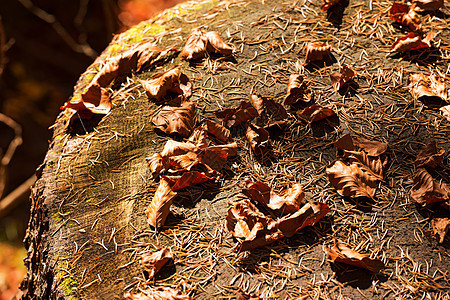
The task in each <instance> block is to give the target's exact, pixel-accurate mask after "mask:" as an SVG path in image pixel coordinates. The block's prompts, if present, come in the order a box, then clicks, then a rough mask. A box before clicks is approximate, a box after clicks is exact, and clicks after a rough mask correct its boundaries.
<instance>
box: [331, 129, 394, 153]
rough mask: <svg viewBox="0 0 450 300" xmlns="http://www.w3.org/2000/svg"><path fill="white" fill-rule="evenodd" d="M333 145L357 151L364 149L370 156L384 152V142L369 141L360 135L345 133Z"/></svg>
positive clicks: (385, 147)
mask: <svg viewBox="0 0 450 300" xmlns="http://www.w3.org/2000/svg"><path fill="white" fill-rule="evenodd" d="M334 146H335V147H336V148H338V149H341V150H347V151H358V150H364V151H365V152H367V154H368V155H370V156H380V155H382V154H383V153H385V152H386V150H387V147H388V145H387V144H386V143H382V142H378V141H371V140H368V139H365V138H362V137H357V136H352V135H350V134H346V135H344V136H342V137H341V138H340V139H338V140H337V141H336V142H334Z"/></svg>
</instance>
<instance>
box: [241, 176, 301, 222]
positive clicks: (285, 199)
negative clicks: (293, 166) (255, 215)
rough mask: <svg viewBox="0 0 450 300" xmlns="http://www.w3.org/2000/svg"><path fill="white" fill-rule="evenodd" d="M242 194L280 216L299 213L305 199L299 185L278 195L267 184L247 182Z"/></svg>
mask: <svg viewBox="0 0 450 300" xmlns="http://www.w3.org/2000/svg"><path fill="white" fill-rule="evenodd" d="M242 193H243V194H244V195H246V196H247V197H249V198H250V199H252V200H253V201H255V202H257V203H259V204H261V205H263V206H265V207H268V208H270V209H272V210H274V211H276V212H277V213H280V214H284V213H294V212H296V211H298V210H299V208H300V204H301V201H302V200H303V198H304V197H305V193H304V192H303V189H302V187H301V185H300V184H298V183H296V184H294V185H293V186H292V187H291V188H290V189H287V190H284V191H282V192H281V193H280V194H279V195H278V194H276V193H275V192H274V191H273V190H272V189H271V188H270V187H269V186H268V185H267V184H265V183H262V182H260V181H257V182H252V181H250V180H246V181H245V183H244V188H242Z"/></svg>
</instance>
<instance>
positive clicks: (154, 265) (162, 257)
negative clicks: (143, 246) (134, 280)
mask: <svg viewBox="0 0 450 300" xmlns="http://www.w3.org/2000/svg"><path fill="white" fill-rule="evenodd" d="M171 259H172V253H170V251H169V250H168V249H167V248H165V247H164V248H159V249H157V250H156V251H155V252H153V253H151V254H150V253H144V254H142V256H141V261H140V265H141V266H142V267H143V268H144V270H145V271H147V272H148V277H149V279H152V278H153V277H154V276H155V275H156V273H158V272H159V270H161V268H162V267H163V266H164V265H165V264H166V263H167V262H168V261H169V260H171Z"/></svg>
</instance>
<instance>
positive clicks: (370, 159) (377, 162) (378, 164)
mask: <svg viewBox="0 0 450 300" xmlns="http://www.w3.org/2000/svg"><path fill="white" fill-rule="evenodd" d="M344 157H346V158H347V160H348V161H349V162H350V163H357V164H361V165H363V166H364V167H365V168H363V171H366V172H369V173H370V175H372V176H374V177H377V178H378V179H379V180H383V172H384V167H385V166H386V164H387V159H385V157H383V158H381V157H380V156H370V155H368V154H367V153H366V152H365V151H346V150H345V151H344Z"/></svg>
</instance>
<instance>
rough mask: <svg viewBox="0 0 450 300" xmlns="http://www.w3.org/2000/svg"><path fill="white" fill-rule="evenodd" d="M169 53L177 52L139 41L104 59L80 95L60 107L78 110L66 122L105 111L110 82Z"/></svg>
mask: <svg viewBox="0 0 450 300" xmlns="http://www.w3.org/2000/svg"><path fill="white" fill-rule="evenodd" d="M172 53H177V50H175V49H167V50H161V49H158V48H156V47H155V46H154V45H153V44H151V43H143V44H141V45H139V46H137V47H135V48H133V49H131V50H127V51H125V52H123V53H121V54H119V55H117V56H114V57H111V58H109V59H107V60H106V61H105V62H104V63H103V65H102V66H101V68H100V70H99V71H98V73H97V74H96V75H95V77H94V78H93V79H92V80H91V82H90V83H89V85H88V86H87V88H86V89H85V91H84V92H83V93H82V94H81V96H80V97H74V98H72V99H71V100H70V101H69V102H66V103H65V104H64V105H63V106H62V107H61V109H66V108H70V109H73V110H74V111H76V112H78V114H76V115H75V114H73V116H72V117H71V119H70V122H72V120H73V118H74V117H75V116H76V117H80V118H82V119H89V118H91V117H92V115H93V114H107V113H108V112H109V111H110V110H111V99H110V96H111V94H110V93H109V92H108V91H107V88H108V87H109V85H110V84H111V83H112V82H114V81H115V80H117V79H120V78H123V77H125V76H128V75H129V74H131V73H133V72H139V71H141V70H144V69H146V68H148V67H150V66H153V65H155V64H156V63H157V62H158V61H160V60H162V59H163V58H165V57H167V56H168V54H172Z"/></svg>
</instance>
